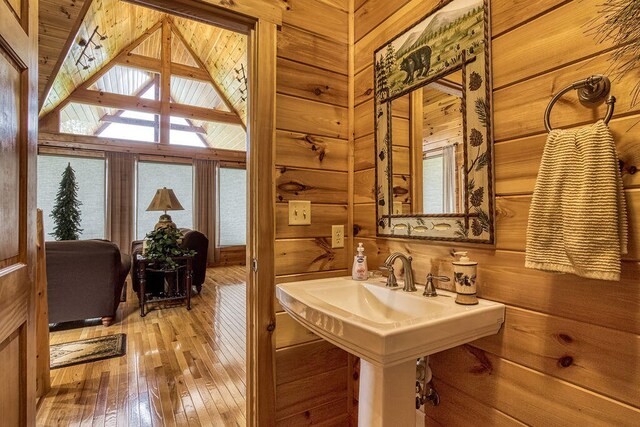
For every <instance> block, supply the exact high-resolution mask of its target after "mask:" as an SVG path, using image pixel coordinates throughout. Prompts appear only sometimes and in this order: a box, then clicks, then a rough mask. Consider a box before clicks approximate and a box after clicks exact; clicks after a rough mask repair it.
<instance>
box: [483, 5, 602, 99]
mask: <svg viewBox="0 0 640 427" xmlns="http://www.w3.org/2000/svg"><path fill="white" fill-rule="evenodd" d="M601 4H602V1H601V0H583V1H571V2H568V3H566V4H564V5H562V6H561V7H558V8H557V9H555V10H552V11H550V12H549V13H547V14H545V15H544V18H542V19H534V20H533V21H531V22H529V23H527V24H526V25H522V26H520V27H518V28H515V29H513V30H512V31H510V32H509V33H507V34H504V35H503V36H499V37H496V38H494V39H493V42H492V44H491V49H492V54H493V87H494V88H495V89H499V88H501V87H503V86H505V85H508V84H510V83H512V82H515V81H520V80H523V79H528V78H530V77H531V76H535V75H537V74H539V73H542V72H545V71H548V70H552V69H554V68H558V67H563V66H564V65H565V64H570V63H572V62H574V61H577V60H580V59H582V58H585V57H587V56H590V55H593V54H594V53H595V52H599V51H602V50H604V49H607V48H609V47H611V45H612V44H611V42H609V41H604V42H602V43H595V41H594V36H593V34H590V33H589V31H588V28H589V25H592V24H593V25H598V24H600V23H602V21H603V20H604V15H600V14H597V13H595V11H596V10H597V9H598V5H601ZM567 17H570V19H571V25H567ZM522 40H526V41H527V42H526V43H522ZM567 40H571V43H567V42H566V41H567ZM549 46H553V49H552V50H549ZM540 52H548V53H547V54H546V55H540ZM606 71H607V69H606V68H605V69H603V70H601V72H602V73H605V72H606Z"/></svg>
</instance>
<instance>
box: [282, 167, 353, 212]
mask: <svg viewBox="0 0 640 427" xmlns="http://www.w3.org/2000/svg"><path fill="white" fill-rule="evenodd" d="M276 162H277V160H276ZM347 187H348V182H347V174H346V173H345V172H334V171H323V170H318V169H293V168H288V167H286V166H282V167H278V168H277V170H276V200H277V201H278V202H288V201H289V200H308V201H310V202H311V203H329V204H342V205H346V204H347ZM312 220H313V219H312Z"/></svg>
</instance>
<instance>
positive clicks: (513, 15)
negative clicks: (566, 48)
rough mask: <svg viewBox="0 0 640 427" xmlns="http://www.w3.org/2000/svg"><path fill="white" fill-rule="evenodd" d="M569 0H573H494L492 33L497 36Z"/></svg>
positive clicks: (492, 4)
mask: <svg viewBox="0 0 640 427" xmlns="http://www.w3.org/2000/svg"><path fill="white" fill-rule="evenodd" d="M569 1H571V0H537V1H535V2H529V1H514V0H492V1H491V33H492V34H493V36H494V37H496V36H498V35H500V34H502V33H504V32H506V31H509V30H510V29H513V28H515V27H517V26H520V25H522V24H523V23H524V22H527V21H529V20H530V19H532V18H534V17H536V16H538V15H541V14H544V13H545V12H547V11H549V10H551V9H552V8H553V7H557V6H559V5H562V4H563V3H567V2H569Z"/></svg>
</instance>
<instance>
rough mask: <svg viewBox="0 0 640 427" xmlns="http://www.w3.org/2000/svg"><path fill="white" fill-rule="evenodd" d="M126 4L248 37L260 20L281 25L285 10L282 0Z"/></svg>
mask: <svg viewBox="0 0 640 427" xmlns="http://www.w3.org/2000/svg"><path fill="white" fill-rule="evenodd" d="M125 1H127V2H129V3H134V4H138V5H141V6H146V7H149V8H151V9H156V10H159V11H161V12H166V13H172V14H174V15H178V16H182V17H185V18H189V19H193V20H196V21H201V22H204V23H206V24H211V25H216V26H218V27H222V28H224V29H226V30H231V31H236V32H239V33H244V34H249V32H250V31H252V30H253V29H254V25H256V21H257V20H261V21H263V22H266V23H272V24H275V25H277V26H281V25H282V12H283V10H284V8H285V7H286V4H285V3H284V2H282V1H279V0H242V1H228V0H206V1H198V0H173V1H171V2H167V1H166V0H125ZM214 3H215V4H214Z"/></svg>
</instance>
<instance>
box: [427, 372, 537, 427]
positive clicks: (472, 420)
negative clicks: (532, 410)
mask: <svg viewBox="0 0 640 427" xmlns="http://www.w3.org/2000/svg"><path fill="white" fill-rule="evenodd" d="M434 382H435V383H436V384H437V389H438V394H439V395H440V405H438V406H429V407H428V410H427V420H426V424H427V425H428V426H431V425H436V426H492V427H524V426H526V424H523V423H521V422H519V421H518V420H516V419H514V418H512V417H510V416H508V415H506V414H505V413H503V412H500V411H499V410H497V409H495V408H492V407H491V406H489V405H485V404H484V403H480V402H478V401H477V400H476V399H474V398H473V396H469V395H468V394H466V393H464V392H462V391H460V390H458V389H457V388H455V387H451V386H450V385H449V384H447V383H445V382H444V381H442V380H441V379H440V378H436V379H435V380H434Z"/></svg>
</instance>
